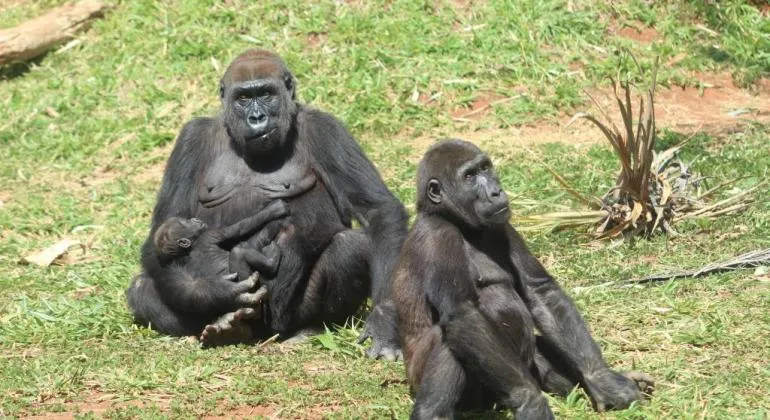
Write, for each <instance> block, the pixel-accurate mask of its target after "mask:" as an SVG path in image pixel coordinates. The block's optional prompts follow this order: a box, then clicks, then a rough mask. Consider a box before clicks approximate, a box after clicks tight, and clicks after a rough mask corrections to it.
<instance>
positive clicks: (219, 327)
mask: <svg viewBox="0 0 770 420" xmlns="http://www.w3.org/2000/svg"><path fill="white" fill-rule="evenodd" d="M258 316H259V312H257V310H255V309H253V308H241V309H238V310H237V311H235V312H229V313H226V314H224V315H222V316H221V317H219V318H218V319H217V320H216V321H214V322H213V323H211V324H209V325H206V326H205V327H204V328H203V331H202V332H201V335H200V342H201V347H204V348H207V347H215V346H224V345H228V344H238V343H245V342H247V341H249V340H251V339H252V338H253V337H254V332H253V331H252V330H251V327H250V326H249V325H248V324H247V323H246V322H245V321H246V320H247V319H253V318H257V317H258Z"/></svg>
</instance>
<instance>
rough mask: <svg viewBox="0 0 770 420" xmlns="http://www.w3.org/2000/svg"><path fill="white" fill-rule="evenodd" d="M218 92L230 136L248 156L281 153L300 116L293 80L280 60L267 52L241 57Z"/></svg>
mask: <svg viewBox="0 0 770 420" xmlns="http://www.w3.org/2000/svg"><path fill="white" fill-rule="evenodd" d="M219 90H220V99H221V101H222V105H223V111H224V118H223V119H224V123H225V127H226V128H227V132H228V134H229V135H230V137H231V138H232V139H233V140H234V141H235V142H236V144H238V145H239V146H240V147H241V148H242V149H243V150H244V151H245V152H246V154H247V155H248V156H252V157H260V156H265V155H268V154H270V153H271V152H273V151H276V150H277V149H280V147H281V146H282V145H283V144H284V143H285V141H286V137H287V136H288V134H289V129H290V127H291V125H292V123H293V121H294V116H295V115H296V113H297V105H296V103H295V101H294V99H295V91H294V77H293V76H292V74H291V73H290V72H289V70H288V69H287V68H286V66H285V64H284V63H283V61H282V60H281V59H280V57H278V56H275V55H272V54H269V53H267V52H264V51H255V52H254V53H253V54H245V55H242V56H240V57H239V58H238V59H236V60H235V61H234V62H233V63H232V64H231V65H230V67H229V68H228V69H227V72H225V76H224V77H223V78H222V81H221V82H220V87H219Z"/></svg>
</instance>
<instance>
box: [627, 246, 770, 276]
mask: <svg viewBox="0 0 770 420" xmlns="http://www.w3.org/2000/svg"><path fill="white" fill-rule="evenodd" d="M763 264H770V248H768V249H762V250H757V251H751V252H747V253H745V254H741V255H739V256H737V257H735V258H732V259H729V260H727V261H723V262H718V263H710V264H706V265H704V266H703V267H701V268H699V269H697V270H688V271H675V272H672V273H661V274H654V275H652V276H647V277H642V278H640V279H631V280H626V281H625V283H637V284H638V283H652V282H658V281H663V280H669V279H676V278H683V277H699V276H704V275H706V274H711V273H719V272H723V271H729V270H736V269H741V268H753V267H757V266H760V265H763Z"/></svg>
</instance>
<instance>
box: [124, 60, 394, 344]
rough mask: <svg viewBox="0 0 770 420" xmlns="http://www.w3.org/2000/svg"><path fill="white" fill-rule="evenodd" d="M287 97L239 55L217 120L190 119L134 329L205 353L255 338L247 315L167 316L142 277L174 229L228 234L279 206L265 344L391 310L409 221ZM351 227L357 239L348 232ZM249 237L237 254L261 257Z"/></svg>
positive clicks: (257, 64)
mask: <svg viewBox="0 0 770 420" xmlns="http://www.w3.org/2000/svg"><path fill="white" fill-rule="evenodd" d="M295 89H296V83H295V80H294V77H293V76H292V74H291V73H290V72H289V70H288V69H287V67H286V65H285V64H284V62H283V60H282V59H281V58H280V57H279V56H278V55H276V54H274V53H272V52H269V51H264V50H249V51H246V52H245V53H243V54H241V55H240V56H239V57H237V58H236V59H235V60H234V61H233V62H232V63H231V64H230V66H229V67H228V69H227V71H226V72H225V74H224V76H223V77H222V80H221V83H220V89H219V93H220V99H221V102H222V112H221V114H220V116H218V117H216V118H196V119H194V120H193V121H191V122H189V123H187V124H186V125H185V127H184V128H183V129H182V132H181V133H180V135H179V137H178V138H177V141H176V144H175V146H174V150H173V151H172V153H171V156H170V158H169V161H168V165H167V169H166V172H165V174H164V178H163V183H162V186H161V189H160V192H159V193H158V201H157V204H156V206H155V209H154V211H153V217H152V225H151V228H150V234H149V235H148V239H147V241H145V244H144V246H143V249H142V267H143V270H144V271H143V273H141V274H139V275H138V276H137V277H135V279H134V286H135V285H137V284H139V285H142V287H133V286H132V287H130V288H129V290H128V294H129V304H130V306H131V308H132V311H133V312H134V315H135V317H136V318H137V319H138V320H140V321H143V323H148V324H150V325H152V326H153V327H155V328H158V329H159V330H160V331H162V332H164V333H167V334H172V335H181V334H187V331H188V330H189V329H190V328H193V329H194V328H197V329H198V331H201V330H203V331H202V334H201V336H202V339H203V341H204V345H208V344H218V343H224V342H231V341H240V340H244V339H246V338H247V337H249V336H250V334H249V333H248V332H246V333H242V332H243V331H248V330H251V329H252V327H255V326H254V323H253V322H252V321H251V320H247V318H252V317H253V316H254V315H255V312H256V311H255V306H254V305H243V306H242V307H241V308H240V309H236V310H234V311H229V312H225V313H219V314H216V316H214V317H208V318H206V319H205V320H204V319H203V318H205V317H201V314H200V313H197V312H192V313H191V312H181V311H178V310H176V309H174V304H175V300H176V296H173V295H170V294H169V293H167V292H165V291H164V290H163V288H162V284H161V283H162V282H163V279H161V278H158V277H156V276H153V275H152V273H150V272H149V271H150V270H148V268H151V267H153V266H154V265H155V264H157V261H158V259H159V258H161V257H160V256H159V255H158V252H157V251H156V249H155V247H154V245H153V241H152V238H153V236H154V234H155V232H156V231H157V229H158V228H159V226H160V225H161V224H162V223H163V222H164V221H165V220H167V219H169V218H171V217H181V218H184V219H189V218H193V217H195V218H198V219H201V220H202V221H203V222H204V223H206V224H207V225H208V226H212V227H215V228H216V227H221V226H228V225H231V224H233V223H237V222H239V221H241V220H243V219H245V218H247V217H249V216H252V215H253V214H254V213H255V211H256V210H255V209H262V208H264V207H265V206H267V205H268V204H270V203H271V202H273V201H275V200H278V199H284V200H285V201H286V202H287V204H288V207H289V213H290V215H289V216H288V217H286V218H284V219H282V220H280V221H274V222H271V223H269V224H268V225H267V228H270V227H271V226H272V225H273V224H274V223H279V224H280V232H279V233H278V234H277V236H276V238H275V242H276V244H277V245H278V247H279V248H280V251H281V261H280V263H279V266H278V269H277V272H276V273H275V274H274V275H269V274H270V273H268V275H264V276H261V278H262V279H263V280H264V283H265V286H266V287H267V289H268V296H267V300H266V302H264V304H265V306H266V311H265V312H266V319H265V321H264V322H266V323H267V327H268V330H269V331H267V332H266V333H273V332H278V333H280V334H281V335H282V336H288V335H292V334H296V333H298V332H301V330H303V329H305V328H309V327H318V326H320V325H321V324H322V323H324V322H326V323H339V322H343V321H344V319H345V318H347V317H348V316H350V315H351V314H353V313H354V312H355V311H356V310H357V309H358V308H359V306H360V305H361V303H362V302H363V300H364V299H365V298H366V296H367V295H368V293H369V292H370V291H371V292H372V294H373V297H374V300H375V303H376V304H378V305H379V304H380V303H382V302H384V301H386V300H387V298H388V296H387V295H388V293H389V287H388V284H387V281H388V279H389V276H390V274H391V271H392V268H393V266H394V264H395V261H396V258H397V256H398V252H399V250H400V247H401V245H402V243H403V239H404V237H405V236H406V220H407V217H406V212H405V211H404V208H403V206H402V205H401V203H400V202H399V201H398V200H397V199H396V198H395V197H394V196H393V195H392V194H391V193H390V191H388V189H387V188H386V187H385V185H384V183H383V182H382V179H381V178H380V176H379V174H378V173H377V171H376V169H375V168H374V166H373V165H372V163H371V162H370V161H369V160H368V159H367V158H366V156H365V155H364V153H363V151H362V150H361V148H360V147H359V145H358V144H357V143H356V141H355V140H354V139H353V138H352V137H351V135H350V134H349V133H348V132H347V130H346V129H345V128H344V126H343V125H342V124H341V123H340V122H339V121H338V120H337V119H335V118H334V117H333V116H331V115H329V114H326V113H323V112H321V111H318V110H315V109H312V108H309V107H306V106H305V105H303V104H301V103H299V102H297V101H296V92H295ZM352 218H355V219H357V220H358V221H359V222H360V224H361V225H362V226H363V229H355V230H354V229H351V219H352ZM257 236H258V235H255V237H252V238H248V239H246V240H244V241H243V242H241V243H239V244H234V248H233V249H235V250H240V251H236V252H242V251H245V250H248V249H249V248H251V249H257V250H258V249H259V243H258V242H259V241H258V239H256V237H257ZM195 246H196V245H195V244H194V245H193V248H194V247H195ZM373 249H376V250H377V251H376V252H372V250H373ZM252 268H255V267H252ZM260 274H265V273H260ZM139 302H141V303H139ZM233 303H235V304H237V302H235V299H234V300H233ZM393 316H395V314H393ZM217 317H218V318H217ZM207 324H208V325H207ZM375 324H376V325H375ZM390 324H393V321H391V323H390ZM372 325H375V326H373V327H372V328H370V329H368V330H367V331H369V332H371V333H372V335H373V336H374V338H375V344H378V343H386V344H387V345H386V346H385V347H388V346H390V347H393V346H395V345H397V338H396V335H395V330H394V329H390V328H378V327H377V326H379V325H385V326H386V327H387V326H388V325H389V323H387V322H378V323H372ZM160 326H163V327H160ZM393 343H396V344H393ZM378 348H382V346H379V347H378ZM391 351H392V349H391Z"/></svg>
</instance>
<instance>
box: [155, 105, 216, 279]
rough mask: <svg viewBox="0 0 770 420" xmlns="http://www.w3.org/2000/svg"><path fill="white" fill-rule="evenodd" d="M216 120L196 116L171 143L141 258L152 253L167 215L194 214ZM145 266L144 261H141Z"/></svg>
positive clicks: (190, 215) (211, 144)
mask: <svg viewBox="0 0 770 420" xmlns="http://www.w3.org/2000/svg"><path fill="white" fill-rule="evenodd" d="M217 124H218V123H217V121H216V120H215V119H213V118H196V119H194V120H192V121H190V122H188V123H187V124H185V125H184V127H183V128H182V131H181V132H180V133H179V136H178V137H177V139H176V142H175V143H174V150H173V151H172V152H171V156H169V158H168V161H167V162H166V170H165V172H164V174H163V181H162V182H161V187H160V190H159V191H158V198H157V201H156V203H155V208H154V209H153V212H152V224H151V226H150V233H149V235H147V240H146V241H145V242H144V245H142V259H145V258H150V257H151V256H155V254H156V253H155V249H154V247H153V243H152V238H153V235H155V231H156V230H157V229H158V227H160V225H161V224H162V223H163V222H164V221H166V220H167V219H169V218H171V217H174V216H177V217H182V218H185V219H188V218H191V217H194V216H195V212H196V209H197V206H198V196H197V191H198V188H197V183H198V182H199V180H198V178H199V175H198V172H199V171H200V169H201V168H202V167H203V166H204V163H205V162H204V160H205V159H209V160H210V159H211V156H212V151H213V150H216V147H214V146H213V144H215V143H218V142H220V140H219V139H217V138H216V134H215V133H216V131H217V130H216V125H217ZM143 265H145V266H147V265H146V264H143Z"/></svg>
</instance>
